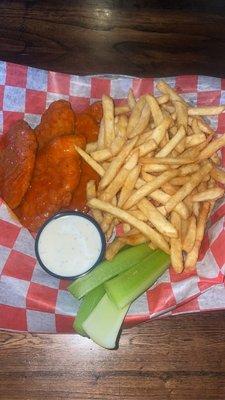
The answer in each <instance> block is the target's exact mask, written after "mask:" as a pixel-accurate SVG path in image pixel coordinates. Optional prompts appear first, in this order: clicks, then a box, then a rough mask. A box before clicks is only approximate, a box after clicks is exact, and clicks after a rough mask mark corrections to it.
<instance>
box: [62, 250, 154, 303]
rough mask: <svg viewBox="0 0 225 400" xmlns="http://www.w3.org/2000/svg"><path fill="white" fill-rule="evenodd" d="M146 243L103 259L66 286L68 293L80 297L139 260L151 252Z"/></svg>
mask: <svg viewBox="0 0 225 400" xmlns="http://www.w3.org/2000/svg"><path fill="white" fill-rule="evenodd" d="M151 253H152V250H151V249H150V248H149V246H148V245H146V244H141V245H139V246H134V247H131V248H129V249H127V250H124V251H121V252H120V253H118V254H117V255H116V256H115V257H114V259H113V260H112V261H103V262H101V263H100V264H99V265H98V266H97V267H96V268H94V269H93V270H92V271H90V272H89V273H88V274H86V275H84V276H83V277H81V278H78V279H77V280H75V281H74V282H73V283H72V284H71V285H70V286H69V288H68V290H69V291H70V293H71V294H72V295H73V296H74V297H77V298H78V299H80V298H81V297H83V296H84V295H85V294H86V293H88V292H90V291H91V290H92V289H94V288H95V287H96V286H100V285H102V284H103V283H104V282H105V281H108V280H109V279H111V278H113V277H114V276H116V275H118V274H120V273H121V272H124V271H126V270H127V269H128V268H131V267H133V266H134V265H135V264H137V263H138V262H139V261H140V260H142V259H143V258H144V257H146V256H147V255H149V254H151Z"/></svg>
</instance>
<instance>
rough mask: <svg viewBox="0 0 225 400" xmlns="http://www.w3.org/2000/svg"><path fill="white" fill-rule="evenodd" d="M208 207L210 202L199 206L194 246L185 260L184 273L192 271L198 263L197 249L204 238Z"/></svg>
mask: <svg viewBox="0 0 225 400" xmlns="http://www.w3.org/2000/svg"><path fill="white" fill-rule="evenodd" d="M210 206H211V204H210V202H206V203H203V204H202V206H201V209H200V213H199V215H198V217H197V225H196V238H195V244H194V246H193V248H192V250H191V251H190V252H189V253H188V254H187V257H186V260H185V270H186V271H191V270H193V269H194V268H195V266H196V263H197V261H198V254H199V249H200V246H201V243H202V239H203V236H204V232H205V226H206V221H207V218H208V215H209V212H210Z"/></svg>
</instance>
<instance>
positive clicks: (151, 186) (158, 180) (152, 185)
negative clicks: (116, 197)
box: [124, 170, 178, 210]
mask: <svg viewBox="0 0 225 400" xmlns="http://www.w3.org/2000/svg"><path fill="white" fill-rule="evenodd" d="M177 174H178V172H177V171H176V170H173V171H166V172H163V173H162V174H161V175H160V176H157V177H155V178H154V179H152V181H151V182H148V183H146V184H145V185H143V186H142V187H141V188H140V189H138V190H137V191H136V192H134V193H133V194H132V195H131V196H130V198H129V199H128V200H127V201H126V203H125V204H124V209H126V210H127V209H129V208H131V207H132V206H133V205H134V204H136V203H138V202H139V201H140V200H141V199H143V198H144V197H146V196H148V195H149V194H150V193H152V192H154V190H156V189H158V188H159V187H160V186H162V185H163V183H166V182H167V181H169V180H170V179H172V178H174V177H175V176H176V175H177Z"/></svg>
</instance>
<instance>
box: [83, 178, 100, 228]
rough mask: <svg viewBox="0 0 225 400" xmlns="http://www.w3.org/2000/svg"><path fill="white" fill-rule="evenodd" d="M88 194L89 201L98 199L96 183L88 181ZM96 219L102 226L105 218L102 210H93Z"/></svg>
mask: <svg viewBox="0 0 225 400" xmlns="http://www.w3.org/2000/svg"><path fill="white" fill-rule="evenodd" d="M86 193H87V200H90V199H93V198H95V197H96V186H95V181H94V180H91V181H88V183H87V187H86ZM92 214H93V217H94V219H95V220H96V221H97V222H98V223H99V224H100V225H101V223H102V220H103V216H102V212H101V211H100V210H93V211H92Z"/></svg>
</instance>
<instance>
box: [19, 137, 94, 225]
mask: <svg viewBox="0 0 225 400" xmlns="http://www.w3.org/2000/svg"><path fill="white" fill-rule="evenodd" d="M85 144H86V141H85V139H84V138H83V137H82V136H75V135H66V136H61V137H59V138H56V139H54V140H53V141H52V142H50V143H49V144H48V145H47V146H45V147H44V148H43V149H42V150H40V151H39V153H38V154H37V158H36V163H35V169H34V173H33V177H32V180H31V183H30V187H29V189H28V191H27V193H26V195H25V197H24V199H23V201H22V203H21V205H20V207H19V208H17V209H16V214H17V216H18V217H19V219H20V221H21V223H22V224H23V225H24V226H26V227H27V228H28V229H30V230H31V231H33V232H35V231H37V229H38V228H40V226H41V225H42V224H43V223H44V222H45V221H46V219H47V218H49V217H51V216H52V215H53V214H55V213H57V212H58V211H59V210H61V209H65V208H66V207H68V206H69V204H70V202H71V199H72V195H73V192H74V190H75V189H76V187H77V186H78V184H79V181H80V173H81V168H80V162H81V160H80V156H79V155H78V153H77V152H76V151H75V145H78V146H79V147H83V148H84V147H85Z"/></svg>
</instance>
